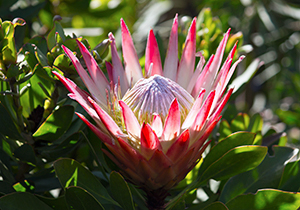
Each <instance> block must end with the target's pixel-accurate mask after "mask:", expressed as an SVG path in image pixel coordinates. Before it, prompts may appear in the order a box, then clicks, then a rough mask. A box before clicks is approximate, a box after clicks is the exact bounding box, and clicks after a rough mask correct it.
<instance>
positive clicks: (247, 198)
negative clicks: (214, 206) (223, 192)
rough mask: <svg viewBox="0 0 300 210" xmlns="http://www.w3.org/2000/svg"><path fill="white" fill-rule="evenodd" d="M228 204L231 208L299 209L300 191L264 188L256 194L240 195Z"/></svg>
mask: <svg viewBox="0 0 300 210" xmlns="http://www.w3.org/2000/svg"><path fill="white" fill-rule="evenodd" d="M226 206H227V207H228V209H230V210H240V209H243V210H266V209H282V210H290V209H298V208H299V206H300V193H291V192H285V191H280V190H274V189H263V190H259V191H258V192H257V193H256V194H251V193H249V194H247V195H240V196H238V197H236V198H234V199H232V200H230V201H229V202H228V203H226Z"/></svg>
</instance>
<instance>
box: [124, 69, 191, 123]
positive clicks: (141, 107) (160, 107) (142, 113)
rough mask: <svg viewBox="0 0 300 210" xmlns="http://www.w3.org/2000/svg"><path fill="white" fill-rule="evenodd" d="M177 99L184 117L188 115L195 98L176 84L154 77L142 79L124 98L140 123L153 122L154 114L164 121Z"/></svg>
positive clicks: (163, 78)
mask: <svg viewBox="0 0 300 210" xmlns="http://www.w3.org/2000/svg"><path fill="white" fill-rule="evenodd" d="M174 98H176V99H177V100H178V104H179V107H180V113H181V116H182V117H185V116H186V115H187V114H188V111H189V110H190V109H191V107H192V105H193V103H194V98H193V97H192V96H191V95H190V94H189V93H188V92H187V91H186V90H185V89H184V88H182V87H181V86H180V85H178V84H177V83H176V82H174V81H172V80H170V79H168V78H165V77H162V76H159V75H154V76H151V77H149V78H142V79H140V80H139V81H138V82H137V83H136V84H135V85H134V86H133V87H132V88H131V90H129V91H128V92H127V93H126V94H125V95H124V97H123V99H122V101H124V102H125V103H126V104H127V105H128V106H129V107H130V108H131V109H132V111H133V112H134V114H135V116H136V117H137V118H138V120H139V121H140V122H151V121H152V116H153V114H154V113H156V114H159V115H160V117H161V118H162V120H163V121H164V120H165V118H166V116H167V114H168V110H169V108H170V105H171V103H172V101H173V100H174Z"/></svg>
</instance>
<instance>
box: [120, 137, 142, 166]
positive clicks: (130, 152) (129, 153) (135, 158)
mask: <svg viewBox="0 0 300 210" xmlns="http://www.w3.org/2000/svg"><path fill="white" fill-rule="evenodd" d="M118 143H119V145H120V147H121V149H122V150H121V151H122V153H123V154H124V157H125V158H126V159H127V160H129V162H132V163H133V164H134V166H135V167H137V166H138V164H139V162H140V160H141V159H143V157H142V156H141V154H139V153H138V152H137V151H136V150H135V149H134V148H132V147H131V146H130V144H128V143H127V142H125V141H124V140H123V139H121V138H118ZM135 170H136V168H135Z"/></svg>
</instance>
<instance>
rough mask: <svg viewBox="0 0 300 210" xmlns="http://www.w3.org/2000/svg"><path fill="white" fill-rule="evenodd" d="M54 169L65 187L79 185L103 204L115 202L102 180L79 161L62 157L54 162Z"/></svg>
mask: <svg viewBox="0 0 300 210" xmlns="http://www.w3.org/2000/svg"><path fill="white" fill-rule="evenodd" d="M54 169H55V173H56V176H57V177H58V179H59V182H60V183H61V185H62V186H63V187H64V188H67V187H69V186H78V187H82V188H83V189H85V190H87V191H88V192H89V193H91V194H92V195H93V196H94V197H95V198H96V199H97V200H98V201H99V202H100V203H101V204H115V205H117V206H119V205H118V204H117V203H116V202H115V201H114V200H113V199H112V198H111V197H110V195H109V194H108V192H107V191H106V189H105V188H104V187H103V185H102V184H101V183H100V181H99V180H98V179H97V178H96V177H95V176H94V175H93V174H92V173H91V172H90V171H88V170H87V169H86V168H85V167H83V166H82V165H80V164H79V163H78V162H77V161H75V160H72V159H67V158H62V159H59V160H57V161H56V162H54Z"/></svg>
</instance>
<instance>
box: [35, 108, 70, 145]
mask: <svg viewBox="0 0 300 210" xmlns="http://www.w3.org/2000/svg"><path fill="white" fill-rule="evenodd" d="M73 115H74V107H73V106H70V105H66V106H62V107H60V108H59V109H57V110H55V111H54V112H53V113H52V114H50V115H49V117H48V118H47V119H46V120H45V122H44V123H43V124H42V125H41V126H40V127H39V128H38V130H37V131H36V132H35V133H34V134H33V137H35V138H39V139H42V140H46V141H54V140H56V139H58V138H59V137H60V136H61V135H63V134H64V133H65V132H66V130H67V129H68V128H69V126H70V124H71V122H72V118H73Z"/></svg>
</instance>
